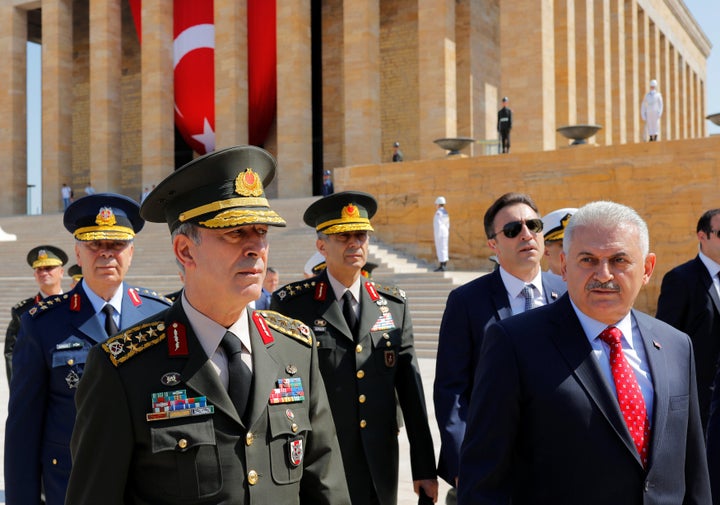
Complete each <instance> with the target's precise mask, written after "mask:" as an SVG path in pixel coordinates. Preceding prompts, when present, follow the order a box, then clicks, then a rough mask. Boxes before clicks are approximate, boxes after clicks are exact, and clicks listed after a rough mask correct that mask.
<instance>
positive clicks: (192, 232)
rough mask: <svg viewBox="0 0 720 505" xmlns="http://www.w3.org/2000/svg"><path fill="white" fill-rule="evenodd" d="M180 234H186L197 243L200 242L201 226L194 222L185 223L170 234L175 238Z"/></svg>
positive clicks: (172, 238)
mask: <svg viewBox="0 0 720 505" xmlns="http://www.w3.org/2000/svg"><path fill="white" fill-rule="evenodd" d="M178 235H185V236H186V237H189V238H190V240H192V241H193V242H194V243H195V245H198V244H199V243H200V227H199V226H197V225H195V224H193V223H183V224H181V225H180V226H178V227H177V228H175V230H173V232H172V233H171V234H170V239H171V240H172V241H174V240H175V237H177V236H178Z"/></svg>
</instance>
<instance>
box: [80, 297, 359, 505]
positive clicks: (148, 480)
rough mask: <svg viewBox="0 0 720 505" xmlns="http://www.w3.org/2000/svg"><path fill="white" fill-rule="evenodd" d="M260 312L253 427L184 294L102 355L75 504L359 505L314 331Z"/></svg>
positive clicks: (93, 359)
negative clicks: (207, 348) (354, 503)
mask: <svg viewBox="0 0 720 505" xmlns="http://www.w3.org/2000/svg"><path fill="white" fill-rule="evenodd" d="M249 317H250V318H251V321H250V324H249V327H250V339H251V346H252V362H253V382H252V390H251V395H250V397H251V400H250V402H251V403H250V406H249V409H250V413H249V414H246V419H247V424H246V423H245V422H244V421H243V420H242V419H241V416H240V415H239V414H238V412H237V410H236V409H235V407H234V406H233V403H232V401H231V400H230V397H229V396H228V393H227V391H226V390H225V388H224V387H223V385H222V383H221V381H220V378H219V376H218V374H217V372H216V370H215V368H213V366H214V365H213V364H212V362H211V361H210V360H209V359H208V356H206V354H205V352H204V350H203V348H202V346H201V344H200V342H199V340H198V339H197V337H196V336H195V333H194V332H193V329H192V327H191V326H190V324H189V322H188V320H187V317H186V315H185V312H184V310H183V308H182V301H178V302H176V303H175V304H174V305H173V306H172V307H171V308H170V309H168V310H166V311H164V312H162V313H159V314H157V315H156V316H155V317H153V318H150V319H147V320H145V321H143V322H141V323H140V324H138V325H137V326H135V327H133V328H131V329H129V330H127V331H125V332H123V333H122V334H120V335H118V336H117V337H114V338H113V339H110V340H109V341H108V342H107V343H105V344H103V345H102V346H101V347H96V348H94V349H93V350H92V351H91V353H90V357H89V359H88V366H87V370H86V377H85V379H83V381H82V382H81V384H80V387H79V389H78V395H77V404H78V420H77V423H76V430H75V433H74V434H73V439H72V454H73V461H74V466H73V472H72V476H71V478H70V486H69V489H68V503H72V504H73V505H96V504H98V503H102V504H104V505H129V504H137V505H141V504H143V505H145V504H147V505H150V504H152V505H164V504H167V505H170V504H173V505H175V504H218V505H219V504H223V505H240V504H253V505H259V504H263V505H269V504H278V503H282V504H284V505H294V504H306V505H324V504H327V505H330V504H332V505H349V503H350V499H349V496H348V492H347V486H346V485H345V480H344V479H345V477H344V473H343V466H342V460H341V458H340V456H339V450H338V443H337V438H336V435H335V428H334V426H333V423H332V414H331V412H330V407H329V405H328V400H327V395H326V394H325V388H324V386H323V383H322V379H321V376H320V373H319V370H318V365H317V350H316V348H315V346H314V339H313V335H312V332H311V331H310V330H309V329H308V328H307V326H305V325H303V324H302V323H300V322H299V321H293V320H291V319H288V318H286V317H283V316H281V315H280V314H277V313H275V312H269V311H253V312H250V313H249Z"/></svg>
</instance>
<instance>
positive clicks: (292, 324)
mask: <svg viewBox="0 0 720 505" xmlns="http://www.w3.org/2000/svg"><path fill="white" fill-rule="evenodd" d="M256 312H257V313H259V314H260V315H261V316H262V317H263V318H264V319H265V322H266V323H267V325H268V326H269V327H270V328H272V329H273V330H275V331H279V332H280V333H282V334H283V335H287V336H288V337H292V338H294V339H295V340H298V341H300V342H302V343H303V344H305V345H307V346H308V347H312V341H313V339H312V334H311V333H310V328H308V326H307V325H306V324H305V323H303V322H302V321H298V320H297V319H291V318H289V317H286V316H283V315H282V314H280V313H279V312H275V311H274V310H258V311H256Z"/></svg>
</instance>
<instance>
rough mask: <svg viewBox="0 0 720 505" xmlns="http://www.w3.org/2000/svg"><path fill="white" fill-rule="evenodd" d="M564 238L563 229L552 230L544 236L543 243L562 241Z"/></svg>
mask: <svg viewBox="0 0 720 505" xmlns="http://www.w3.org/2000/svg"><path fill="white" fill-rule="evenodd" d="M564 237H565V228H560V229H556V230H552V231H550V232H548V234H547V235H545V242H551V241H553V240H562V239H563V238H564Z"/></svg>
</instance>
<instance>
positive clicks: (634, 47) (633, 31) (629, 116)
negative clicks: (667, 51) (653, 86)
mask: <svg viewBox="0 0 720 505" xmlns="http://www.w3.org/2000/svg"><path fill="white" fill-rule="evenodd" d="M624 10H625V97H626V100H627V102H626V109H625V114H626V116H625V118H626V119H625V121H626V124H627V139H626V142H638V141H639V140H640V131H641V126H640V123H641V121H640V119H641V118H640V100H641V98H640V95H639V88H638V86H639V83H638V80H639V79H638V67H639V65H638V16H637V3H636V0H625V7H624Z"/></svg>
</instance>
